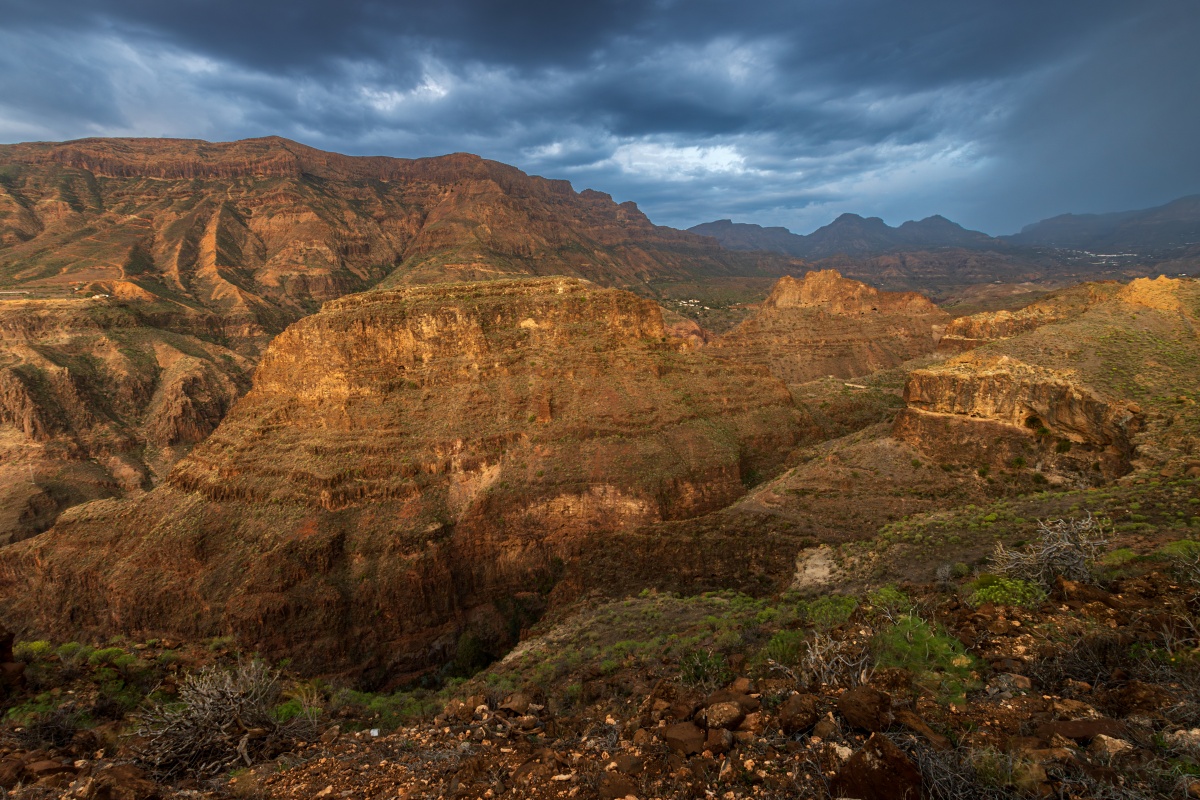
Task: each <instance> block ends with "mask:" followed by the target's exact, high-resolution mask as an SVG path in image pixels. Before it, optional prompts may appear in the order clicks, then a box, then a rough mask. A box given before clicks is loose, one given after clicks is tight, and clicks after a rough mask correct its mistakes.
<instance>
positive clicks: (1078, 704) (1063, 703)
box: [1050, 699, 1100, 720]
mask: <svg viewBox="0 0 1200 800" xmlns="http://www.w3.org/2000/svg"><path fill="white" fill-rule="evenodd" d="M1050 710H1051V711H1053V712H1054V716H1055V717H1057V718H1058V719H1068V720H1072V719H1096V718H1097V717H1099V716H1100V712H1099V711H1097V710H1096V709H1095V708H1093V707H1092V706H1090V705H1088V704H1087V703H1084V702H1082V701H1081V700H1064V699H1058V700H1053V701H1052V702H1051V706H1050Z"/></svg>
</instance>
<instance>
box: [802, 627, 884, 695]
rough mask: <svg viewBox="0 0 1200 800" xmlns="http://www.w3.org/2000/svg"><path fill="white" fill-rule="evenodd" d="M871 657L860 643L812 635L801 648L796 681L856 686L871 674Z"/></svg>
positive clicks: (865, 680)
mask: <svg viewBox="0 0 1200 800" xmlns="http://www.w3.org/2000/svg"><path fill="white" fill-rule="evenodd" d="M874 671H875V670H874V668H873V667H872V666H871V653H870V650H869V649H868V648H867V647H866V645H865V644H864V643H861V642H854V641H843V640H838V639H834V638H833V637H832V636H831V635H830V634H828V633H821V632H819V631H818V632H816V633H814V634H813V635H812V638H811V639H809V640H808V641H806V642H805V644H804V654H803V655H802V656H801V657H800V678H801V679H802V680H804V681H806V682H807V683H809V684H813V685H822V684H824V685H828V686H857V685H858V684H860V683H865V682H867V681H868V680H870V678H871V675H872V674H873V673H874Z"/></svg>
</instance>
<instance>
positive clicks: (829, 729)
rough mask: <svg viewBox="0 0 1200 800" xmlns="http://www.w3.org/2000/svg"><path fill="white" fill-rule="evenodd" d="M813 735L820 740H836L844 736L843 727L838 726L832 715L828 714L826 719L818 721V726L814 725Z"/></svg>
mask: <svg viewBox="0 0 1200 800" xmlns="http://www.w3.org/2000/svg"><path fill="white" fill-rule="evenodd" d="M812 735H813V736H816V737H817V738H819V739H825V740H829V739H836V738H837V737H839V736H841V735H842V726H841V725H838V722H837V720H836V719H834V718H833V714H832V713H828V714H826V715H825V716H824V718H822V719H820V720H817V724H816V725H813V732H812Z"/></svg>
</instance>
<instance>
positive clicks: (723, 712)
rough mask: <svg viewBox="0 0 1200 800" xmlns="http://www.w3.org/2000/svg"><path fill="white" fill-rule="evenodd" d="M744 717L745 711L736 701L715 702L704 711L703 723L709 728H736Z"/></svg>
mask: <svg viewBox="0 0 1200 800" xmlns="http://www.w3.org/2000/svg"><path fill="white" fill-rule="evenodd" d="M745 718H746V714H745V712H743V711H742V708H741V706H739V705H738V704H737V703H717V704H716V705H712V706H709V707H708V708H707V709H705V711H704V720H705V724H706V725H707V726H708V728H709V730H711V729H713V728H729V729H733V728H736V727H737V726H738V725H740V724H741V723H742V720H744V719H745Z"/></svg>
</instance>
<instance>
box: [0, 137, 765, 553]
mask: <svg viewBox="0 0 1200 800" xmlns="http://www.w3.org/2000/svg"><path fill="white" fill-rule="evenodd" d="M786 262H787V260H786V259H783V258H779V257H774V256H769V255H764V254H731V253H726V252H725V251H723V250H722V249H721V248H720V247H719V246H718V245H717V244H716V242H714V241H712V240H710V239H707V238H705V237H700V236H695V235H692V234H688V233H684V232H680V231H675V230H672V229H670V228H660V227H658V226H655V225H653V224H651V222H650V221H649V220H648V219H647V218H646V217H645V215H644V214H642V213H641V212H640V211H639V210H638V209H637V207H636V205H634V204H633V203H623V204H617V203H614V202H613V201H612V198H611V197H609V196H608V195H605V194H603V193H600V192H593V191H584V192H580V193H576V192H574V191H573V190H572V189H571V187H570V185H569V184H568V183H566V182H565V181H553V180H546V179H544V178H539V177H535V176H529V175H526V174H524V173H522V172H521V171H519V170H517V169H515V168H513V167H509V166H507V165H504V164H499V163H496V162H492V161H487V160H485V159H482V158H479V157H477V156H472V155H467V154H454V155H450V156H443V157H439V158H429V159H418V160H406V159H391V158H355V157H348V156H341V155H338V154H335V153H325V152H321V151H319V150H314V149H312V148H308V147H304V146H303V145H299V144H297V143H295V142H289V141H287V140H285V139H279V138H277V137H270V138H265V139H254V140H247V141H242V142H231V143H221V144H209V143H207V142H199V141H189V140H173V139H88V140H81V141H76V142H66V143H39V144H22V145H0V288H2V289H4V290H6V291H12V290H14V289H17V290H26V291H31V292H33V293H34V295H36V296H45V297H53V298H64V299H63V302H62V304H60V305H53V304H50V305H43V306H40V308H41V309H42V310H41V311H40V312H38V314H35V315H33V316H34V317H36V319H32V318H31V319H30V320H27V321H23V322H22V323H21V324H23V325H26V327H28V326H40V330H41V333H23V334H21V336H25V337H26V338H29V337H33V338H32V339H30V341H31V342H34V344H32V345H30V346H21V347H11V348H7V349H6V350H4V352H3V354H2V355H0V369H3V370H6V371H5V372H3V374H0V397H2V400H0V425H3V426H5V429H11V431H10V434H4V435H5V436H6V437H7V438H5V441H6V442H7V444H6V445H5V447H6V448H7V449H6V451H5V452H6V453H7V455H6V457H5V460H4V461H2V462H0V473H3V474H4V475H5V477H6V478H7V479H8V480H6V482H5V483H4V484H3V485H2V486H0V542H2V541H4V540H6V539H7V538H12V537H14V536H17V537H19V536H24V535H27V534H28V533H29V532H32V531H37V530H41V529H43V528H45V527H46V526H47V525H49V524H50V523H51V522H52V521H53V519H54V516H55V515H56V514H57V513H58V512H59V511H60V510H61V509H62V508H64V507H67V506H69V505H72V504H74V503H76V502H79V501H81V500H87V499H92V498H94V497H98V496H101V497H102V496H109V495H112V494H114V493H115V494H118V495H120V494H123V493H125V492H128V491H132V490H138V489H141V488H145V487H148V486H149V485H151V484H152V483H153V482H154V480H155V478H156V476H161V475H163V474H165V471H166V469H167V468H168V467H169V466H170V465H171V464H172V463H173V462H174V461H175V460H177V459H178V457H180V456H181V455H182V454H183V452H185V451H186V449H187V448H188V447H189V446H190V445H191V444H193V443H194V442H196V441H199V440H200V439H201V438H203V437H204V436H205V435H207V433H209V432H210V431H211V430H212V429H213V428H214V427H215V425H216V423H217V422H219V421H220V419H221V417H222V416H223V415H224V413H225V411H226V410H228V408H229V406H230V405H231V403H232V400H233V399H234V398H235V397H236V396H237V395H239V394H240V393H242V392H244V391H245V389H246V387H247V386H248V384H249V373H250V370H251V369H253V367H254V365H255V364H256V363H257V361H258V359H259V358H260V357H261V355H262V352H263V350H264V348H265V347H266V345H267V343H268V342H269V341H270V340H271V339H272V337H273V336H275V335H276V334H278V333H279V332H280V331H282V330H284V328H286V327H287V325H289V324H290V323H292V322H294V321H295V320H297V319H300V318H301V317H304V316H306V315H308V314H310V313H312V312H314V311H315V310H317V308H318V307H319V305H320V303H322V302H324V301H326V300H331V299H335V298H338V297H342V296H344V295H346V294H349V293H353V292H359V291H362V290H364V289H367V288H370V287H373V286H376V285H378V284H379V283H380V282H381V281H383V280H384V279H387V280H388V282H389V284H390V285H395V286H404V285H413V284H422V283H433V282H439V281H447V280H451V281H453V280H493V279H497V278H504V277H512V276H513V275H526V276H528V275H550V274H566V275H577V276H583V277H586V278H589V279H592V280H594V281H596V282H598V283H601V284H605V285H637V284H641V283H642V282H645V281H648V280H651V279H661V278H664V277H667V278H671V277H676V278H677V277H680V276H687V277H691V278H695V277H697V276H703V275H743V274H769V275H775V274H779V273H780V272H781V271H782V269H783V265H784V264H785V263H786ZM97 295H98V296H101V299H98V300H96V301H95V302H94V303H92V304H91V306H92V311H90V312H89V314H91V317H96V316H97V315H98V314H100V313H101V311H102V310H103V309H107V308H111V307H114V306H115V307H117V308H118V309H119V311H113V312H111V313H109V312H104V313H109V316H114V315H118V316H121V317H122V320H121V321H120V322H119V323H114V324H112V325H109V324H108V323H103V324H100V327H102V328H105V329H106V330H107V329H113V330H117V329H119V330H120V331H121V334H120V337H119V340H118V339H114V340H112V341H109V342H108V344H96V343H95V342H93V339H95V338H96V334H95V332H94V331H93V332H91V333H86V334H80V333H78V332H75V333H62V332H63V331H69V330H71V326H73V325H76V324H77V323H78V320H79V319H83V318H84V317H87V316H88V315H86V314H77V313H76V310H77V309H79V308H84V307H87V302H91V301H86V298H91V297H93V296H97ZM6 298H7V295H6V297H5V298H0V302H2V301H3V300H4V299H6ZM65 298H70V299H72V300H78V303H77V304H76V305H71V304H70V303H68V302H67V300H66V299H65ZM80 304H83V305H80ZM7 308H8V309H9V311H12V312H13V313H9V312H6V311H4V310H3V308H2V307H0V317H4V318H6V319H8V318H11V319H15V318H16V317H17V316H18V315H17V313H16V312H15V311H14V310H15V309H18V308H26V307H25V306H15V305H9V306H7ZM0 324H7V323H5V322H4V321H3V320H2V319H0ZM79 324H83V323H79ZM97 324H99V323H95V322H94V321H91V322H87V323H86V325H90V326H92V328H95V327H96V326H97ZM105 326H107V327H105ZM693 327H695V326H694V324H693ZM135 328H141V330H140V332H139V331H136V330H134V329H135ZM89 330H90V329H89ZM43 334H44V338H42V339H38V338H37V337H38V336H42V335H43ZM108 335H109V334H107V333H106V334H103V336H108ZM176 335H178V336H184V337H191V338H189V339H188V340H187V341H189V342H192V344H191V345H188V346H186V347H184V346H183V345H181V344H179V343H178V342H179V341H182V340H177V339H176V338H175V337H176ZM689 335H690V336H691V338H692V339H693V340H694V341H696V342H700V341H702V332H699V329H698V328H696V331H693V332H691V333H689ZM62 336H65V337H68V338H70V337H74V339H72V342H73V343H70V344H64V347H66V349H65V350H62V351H61V352H59V351H57V350H55V348H57V347H59V345H60V344H63V342H60V341H59V338H61V337H62ZM81 336H82V337H83V338H80V337H81ZM103 336H102V337H101V338H103ZM45 337H48V338H45ZM56 337H59V338H56ZM164 337H165V338H164ZM196 339H198V340H203V343H196V342H194V341H193V340H196ZM34 340H36V341H34ZM155 342H159V343H161V344H162V346H159V344H153V343H155ZM210 345H211V346H210ZM47 348H49V349H47ZM214 348H215V349H214ZM93 349H95V350H96V352H94V353H93V352H91V351H92V350H93ZM172 350H178V351H180V352H181V353H184V354H185V355H186V356H187V357H186V358H182V359H179V358H176V357H175V356H173V355H171V354H170V351H172ZM52 351H53V352H52ZM230 351H232V352H230ZM135 352H136V353H137V355H130V354H131V353H135ZM54 353H59V354H58V355H55V354H54ZM123 354H124V355H123ZM60 356H61V357H60ZM100 430H103V431H107V432H108V433H106V434H105V435H104V436H99V435H98V434H96V433H94V432H95V431H100ZM0 432H2V431H0ZM18 432H19V433H18ZM85 440H86V441H85ZM146 448H149V450H146ZM21 465H25V466H21ZM9 468H11V469H12V470H15V472H12V474H9V472H5V470H9ZM31 469H32V473H31ZM10 471H11V470H10ZM39 472H41V473H46V475H43V476H42V477H39ZM31 474H32V477H30V475H31ZM21 476H24V477H21ZM47 476H49V477H47ZM46 481H50V483H49V484H47V483H46ZM31 509H38V510H37V511H36V512H35V511H31ZM31 515H32V516H31Z"/></svg>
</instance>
